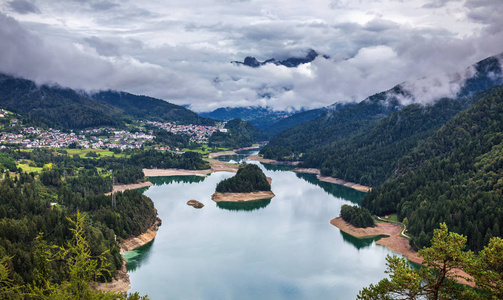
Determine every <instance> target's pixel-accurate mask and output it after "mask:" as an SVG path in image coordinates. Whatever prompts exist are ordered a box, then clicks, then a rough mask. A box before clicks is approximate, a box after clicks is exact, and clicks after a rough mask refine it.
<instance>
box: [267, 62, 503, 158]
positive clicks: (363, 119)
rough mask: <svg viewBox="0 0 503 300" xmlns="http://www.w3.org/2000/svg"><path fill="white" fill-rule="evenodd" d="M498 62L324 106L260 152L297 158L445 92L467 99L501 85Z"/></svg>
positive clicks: (437, 97)
mask: <svg viewBox="0 0 503 300" xmlns="http://www.w3.org/2000/svg"><path fill="white" fill-rule="evenodd" d="M502 61H503V53H502V54H499V55H496V56H492V57H489V58H487V59H484V60H482V61H480V62H478V63H476V64H474V65H472V66H470V67H469V68H467V69H465V70H464V71H463V72H458V73H454V74H449V75H445V76H441V79H435V78H433V79H431V78H425V79H421V80H417V81H414V82H404V83H401V84H399V85H397V86H395V87H393V88H392V89H390V90H387V91H384V92H380V93H377V94H375V95H372V96H370V97H368V98H366V99H364V100H363V101H361V102H360V103H357V104H355V105H348V106H346V107H342V108H341V109H338V110H335V111H334V110H331V109H329V108H330V107H327V111H326V112H325V113H323V114H322V115H320V116H319V117H317V118H315V119H313V120H311V121H308V122H303V123H300V124H298V125H296V126H294V127H291V128H289V129H286V130H285V131H283V132H281V133H279V134H277V135H276V136H275V137H274V138H273V139H272V140H271V141H270V142H269V144H268V145H267V146H266V147H264V148H263V149H262V152H261V153H262V154H263V155H264V156H265V157H267V158H273V159H280V160H281V159H298V158H299V157H300V156H302V155H303V154H304V153H306V152H308V151H316V150H315V149H317V148H318V147H322V146H325V145H328V144H330V143H332V142H336V141H338V140H340V139H345V138H348V137H350V136H354V135H357V134H358V133H360V132H362V131H365V130H367V129H369V128H372V126H374V125H375V124H377V123H376V122H377V121H378V120H380V119H382V118H384V117H386V116H387V115H390V114H392V113H394V112H397V111H400V110H401V109H403V108H404V107H405V106H406V105H408V104H411V103H433V102H434V101H435V100H436V99H440V98H442V97H443V95H448V94H449V93H450V94H454V96H455V98H463V97H468V96H471V95H474V94H476V93H479V92H481V91H484V90H486V89H487V88H490V87H493V86H497V85H500V84H503V72H502V63H501V62H502ZM441 80H443V82H442V81H441ZM453 91H454V93H453Z"/></svg>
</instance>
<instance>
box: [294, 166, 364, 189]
mask: <svg viewBox="0 0 503 300" xmlns="http://www.w3.org/2000/svg"><path fill="white" fill-rule="evenodd" d="M292 171H293V172H297V173H310V174H316V175H317V176H316V178H318V180H320V181H325V182H330V183H335V184H339V185H343V186H345V187H348V188H352V189H355V190H357V191H360V192H364V193H367V192H369V191H371V190H372V188H371V187H369V186H365V185H361V184H358V183H354V182H349V181H345V180H342V179H339V178H335V177H330V176H321V175H320V170H319V169H315V168H295V169H293V170H292Z"/></svg>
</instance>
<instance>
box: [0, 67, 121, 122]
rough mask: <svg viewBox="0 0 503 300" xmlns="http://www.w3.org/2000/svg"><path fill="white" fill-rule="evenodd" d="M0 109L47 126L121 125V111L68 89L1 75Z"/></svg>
mask: <svg viewBox="0 0 503 300" xmlns="http://www.w3.org/2000/svg"><path fill="white" fill-rule="evenodd" d="M0 108H4V109H7V110H10V111H13V112H19V113H23V114H27V115H29V116H31V117H32V118H36V119H39V120H40V121H42V123H44V124H45V125H46V126H53V127H56V126H59V127H61V128H85V127H91V126H104V125H108V126H122V124H123V118H124V115H123V112H122V110H120V109H118V108H115V107H112V106H110V105H106V104H104V103H99V102H97V101H95V100H92V99H89V98H87V97H86V96H83V95H81V94H79V93H77V92H76V91H74V90H71V89H65V88H61V87H49V86H47V85H42V86H37V85H36V84H35V83H34V82H33V81H30V80H26V79H20V78H14V77H11V76H8V75H4V74H0Z"/></svg>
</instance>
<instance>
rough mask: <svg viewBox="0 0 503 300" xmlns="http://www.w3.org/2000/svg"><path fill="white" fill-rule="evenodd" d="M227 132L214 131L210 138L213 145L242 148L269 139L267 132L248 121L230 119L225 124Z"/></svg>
mask: <svg viewBox="0 0 503 300" xmlns="http://www.w3.org/2000/svg"><path fill="white" fill-rule="evenodd" d="M225 129H227V132H220V131H216V132H214V133H213V134H212V135H211V137H210V138H209V140H208V145H209V146H211V147H224V148H233V149H235V148H241V147H249V146H251V145H252V144H253V143H256V142H261V141H265V140H267V134H266V133H265V132H264V131H262V130H260V129H258V128H257V127H255V126H253V125H252V124H251V123H250V122H248V121H242V120H240V119H234V120H230V121H229V122H227V124H225Z"/></svg>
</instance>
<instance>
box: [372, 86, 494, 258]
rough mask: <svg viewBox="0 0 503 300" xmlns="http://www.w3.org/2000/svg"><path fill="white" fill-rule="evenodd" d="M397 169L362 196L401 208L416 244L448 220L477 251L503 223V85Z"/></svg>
mask: <svg viewBox="0 0 503 300" xmlns="http://www.w3.org/2000/svg"><path fill="white" fill-rule="evenodd" d="M396 166H397V167H396V169H395V175H394V177H393V178H392V179H390V180H388V181H387V182H385V183H384V184H383V185H382V186H379V187H376V188H374V189H373V190H372V191H371V192H370V193H369V194H367V195H366V196H365V197H364V199H363V200H362V205H363V206H364V207H366V208H368V209H369V210H370V211H371V212H372V213H374V214H378V215H384V214H388V213H393V212H396V213H397V214H398V219H399V220H401V221H403V222H405V223H407V229H408V233H409V235H411V236H412V237H413V240H412V242H411V245H413V246H415V247H417V248H421V247H423V246H428V245H429V241H430V239H431V237H432V233H433V230H434V229H435V228H437V227H438V224H439V223H441V222H445V223H446V224H447V226H448V227H449V229H450V230H451V231H454V232H457V233H461V234H463V235H465V236H467V237H468V245H469V247H470V249H472V250H474V251H478V250H481V249H482V247H483V246H484V245H486V244H487V242H488V241H489V239H490V238H491V237H493V236H500V237H501V236H502V231H501V229H500V228H501V226H503V214H502V213H501V212H502V211H503V201H502V199H503V86H499V87H496V88H493V89H490V90H488V91H487V92H486V95H485V97H483V98H481V99H480V100H478V101H477V102H476V103H474V104H473V105H472V106H471V107H470V108H468V109H467V110H465V111H462V112H460V113H459V114H457V115H456V116H455V117H454V118H452V119H451V120H450V121H448V122H447V123H446V124H445V125H443V126H442V127H441V128H440V129H438V130H437V131H435V132H434V133H433V134H432V135H431V136H430V137H429V138H428V139H426V141H425V142H423V143H421V144H420V145H418V146H417V147H416V148H415V149H414V150H413V151H411V152H410V153H408V154H407V155H405V156H404V157H402V158H401V159H400V160H399V161H398V162H397V164H396Z"/></svg>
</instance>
